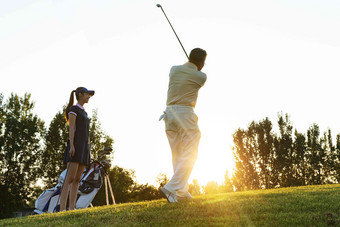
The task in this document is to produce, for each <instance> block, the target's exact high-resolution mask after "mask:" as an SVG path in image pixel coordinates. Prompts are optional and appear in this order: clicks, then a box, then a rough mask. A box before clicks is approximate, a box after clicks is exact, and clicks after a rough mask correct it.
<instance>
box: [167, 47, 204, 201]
mask: <svg viewBox="0 0 340 227" xmlns="http://www.w3.org/2000/svg"><path fill="white" fill-rule="evenodd" d="M206 56H207V53H206V51H205V50H202V49H200V48H195V49H193V50H192V51H191V53H190V55H189V62H187V63H185V64H184V65H178V66H173V67H172V68H171V70H170V75H169V88H168V97H167V102H166V104H167V108H166V110H165V113H164V114H163V115H162V116H161V118H160V120H161V119H164V121H165V131H166V135H167V137H168V140H169V144H170V147H171V152H172V166H173V171H174V175H173V176H172V178H171V180H170V181H169V183H167V184H166V185H165V186H164V187H163V188H162V189H161V191H162V192H163V193H164V195H165V196H166V198H167V200H168V202H177V201H178V200H183V199H191V198H192V196H191V194H190V193H189V192H188V189H189V185H188V180H189V177H190V174H191V171H192V169H193V167H194V164H195V162H196V158H197V151H198V144H199V140H200V138H201V132H200V130H199V128H198V125H197V121H198V118H197V116H196V114H195V112H194V107H195V105H196V101H197V96H198V91H199V89H200V88H201V87H202V86H203V85H204V83H205V81H206V80H207V76H206V74H205V73H203V72H201V69H202V68H203V66H204V62H205V59H206Z"/></svg>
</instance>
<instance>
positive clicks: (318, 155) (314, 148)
mask: <svg viewBox="0 0 340 227" xmlns="http://www.w3.org/2000/svg"><path fill="white" fill-rule="evenodd" d="M319 137H320V129H319V126H318V125H317V124H315V123H314V124H312V125H311V126H310V127H309V129H308V130H307V146H308V156H307V159H308V161H309V166H308V167H309V168H308V175H309V176H308V181H309V182H308V183H309V184H313V185H314V184H321V183H322V182H323V156H324V151H323V150H322V149H321V144H320V138H319Z"/></svg>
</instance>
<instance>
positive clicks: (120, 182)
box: [92, 166, 136, 206]
mask: <svg viewBox="0 0 340 227" xmlns="http://www.w3.org/2000/svg"><path fill="white" fill-rule="evenodd" d="M108 176H109V179H110V182H111V186H112V191H113V194H114V196H115V200H116V203H124V202H128V201H131V198H132V194H131V193H132V192H133V190H134V188H135V186H136V183H135V172H134V171H133V170H128V169H124V168H121V167H119V166H114V167H113V168H111V169H110V170H108ZM104 186H105V185H104V183H103V185H102V187H101V189H100V190H99V191H98V193H97V195H96V197H95V198H94V200H93V201H92V204H93V205H94V206H102V205H106V199H105V198H106V196H105V187H104Z"/></svg>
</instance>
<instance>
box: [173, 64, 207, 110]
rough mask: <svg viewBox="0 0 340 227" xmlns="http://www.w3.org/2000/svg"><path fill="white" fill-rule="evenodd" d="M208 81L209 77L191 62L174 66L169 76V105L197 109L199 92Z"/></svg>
mask: <svg viewBox="0 0 340 227" xmlns="http://www.w3.org/2000/svg"><path fill="white" fill-rule="evenodd" d="M206 80H207V75H206V74H205V73H203V72H201V71H198V70H197V66H196V65H195V64H193V63H191V62H187V63H185V64H184V65H177V66H173V67H172V68H171V70H170V75H169V88H168V98H167V101H166V104H167V105H182V106H192V107H195V105H196V101H197V96H198V91H199V89H200V88H201V87H202V86H203V85H204V83H205V81H206Z"/></svg>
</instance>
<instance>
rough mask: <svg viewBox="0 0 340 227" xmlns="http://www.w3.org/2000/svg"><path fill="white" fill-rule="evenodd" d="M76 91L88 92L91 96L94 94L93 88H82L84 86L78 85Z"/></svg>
mask: <svg viewBox="0 0 340 227" xmlns="http://www.w3.org/2000/svg"><path fill="white" fill-rule="evenodd" d="M76 93H77V94H79V93H89V94H90V95H91V96H93V95H94V91H93V90H87V88H84V87H78V88H77V90H76Z"/></svg>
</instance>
